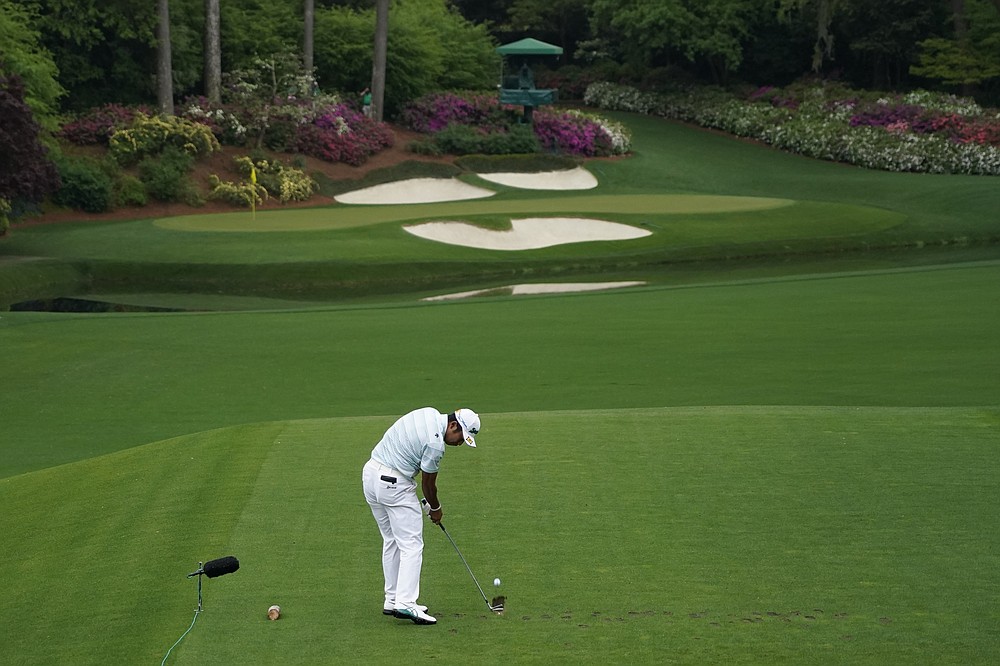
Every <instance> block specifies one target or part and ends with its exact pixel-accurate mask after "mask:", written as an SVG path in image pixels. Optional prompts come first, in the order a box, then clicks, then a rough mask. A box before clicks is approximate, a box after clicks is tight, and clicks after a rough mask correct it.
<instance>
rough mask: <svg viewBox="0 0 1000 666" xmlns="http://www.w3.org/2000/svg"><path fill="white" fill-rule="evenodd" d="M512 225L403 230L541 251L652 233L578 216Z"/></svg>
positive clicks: (451, 241)
mask: <svg viewBox="0 0 1000 666" xmlns="http://www.w3.org/2000/svg"><path fill="white" fill-rule="evenodd" d="M510 222H511V229H510V230H507V231H495V230H493V229H483V228H482V227H476V226H473V225H471V224H468V223H466V222H427V223H425V224H418V225H414V226H412V227H403V228H404V229H406V231H408V232H410V233H411V234H413V235H414V236H419V237H420V238H426V239H427V240H433V241H438V242H439V243H447V244H448V245H461V246H463V247H474V248H479V249H481V250H537V249H538V248H543V247H552V246H553V245H566V244H568V243H585V242H588V241H614V240H632V239H634V238H642V237H643V236H649V235H650V234H651V233H652V232H650V231H647V230H645V229H637V228H636V227H630V226H629V225H627V224H618V223H617V222H605V221H604V220H590V219H586V218H575V217H532V218H525V219H523V220H511V221H510Z"/></svg>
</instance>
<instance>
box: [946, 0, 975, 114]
mask: <svg viewBox="0 0 1000 666" xmlns="http://www.w3.org/2000/svg"><path fill="white" fill-rule="evenodd" d="M950 3H951V13H952V20H953V21H954V25H955V41H957V42H958V46H959V48H960V49H962V50H963V51H964V50H965V48H966V46H968V41H969V20H968V18H967V17H966V16H965V0H950ZM961 91H962V95H963V96H965V97H968V96H969V95H971V94H972V84H971V83H963V84H962V87H961Z"/></svg>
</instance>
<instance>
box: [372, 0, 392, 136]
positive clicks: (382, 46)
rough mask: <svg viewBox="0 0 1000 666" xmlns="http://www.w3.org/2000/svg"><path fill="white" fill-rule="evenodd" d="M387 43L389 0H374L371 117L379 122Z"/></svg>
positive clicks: (383, 96) (383, 98) (383, 89)
mask: <svg viewBox="0 0 1000 666" xmlns="http://www.w3.org/2000/svg"><path fill="white" fill-rule="evenodd" d="M388 45H389V0H375V53H374V57H373V58H372V118H374V119H375V120H378V121H380V122H381V120H382V109H383V104H384V102H385V60H386V51H387V50H388Z"/></svg>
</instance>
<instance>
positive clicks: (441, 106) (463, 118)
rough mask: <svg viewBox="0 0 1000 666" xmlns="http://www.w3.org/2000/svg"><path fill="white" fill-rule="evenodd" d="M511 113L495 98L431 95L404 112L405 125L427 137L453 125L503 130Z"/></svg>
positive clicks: (475, 94) (411, 105)
mask: <svg viewBox="0 0 1000 666" xmlns="http://www.w3.org/2000/svg"><path fill="white" fill-rule="evenodd" d="M511 113H512V110H505V109H503V108H502V107H501V106H500V103H499V102H498V101H497V98H496V95H492V94H482V93H470V94H466V95H459V94H456V93H432V94H430V95H424V96H423V97H420V98H418V99H416V100H413V101H412V102H410V104H408V105H407V106H406V108H405V109H403V114H402V123H403V125H405V126H406V127H409V128H410V129H413V130H416V131H417V132H423V133H425V134H426V133H432V132H440V131H441V130H443V129H444V128H445V127H447V126H448V125H452V124H458V125H474V126H476V127H481V128H494V129H500V128H503V127H506V126H507V125H509V124H510V121H511V117H510V115H511Z"/></svg>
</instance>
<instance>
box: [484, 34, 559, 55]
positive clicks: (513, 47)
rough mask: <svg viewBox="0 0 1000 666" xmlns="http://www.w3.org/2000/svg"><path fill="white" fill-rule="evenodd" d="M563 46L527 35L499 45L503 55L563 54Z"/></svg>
mask: <svg viewBox="0 0 1000 666" xmlns="http://www.w3.org/2000/svg"><path fill="white" fill-rule="evenodd" d="M562 52H563V50H562V47H561V46H556V45H554V44H548V43H546V42H543V41H540V40H538V39H532V38H531V37H526V38H525V39H521V40H519V41H516V42H511V43H510V44H504V45H503V46H498V47H497V53H500V54H501V55H562Z"/></svg>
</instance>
